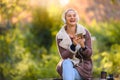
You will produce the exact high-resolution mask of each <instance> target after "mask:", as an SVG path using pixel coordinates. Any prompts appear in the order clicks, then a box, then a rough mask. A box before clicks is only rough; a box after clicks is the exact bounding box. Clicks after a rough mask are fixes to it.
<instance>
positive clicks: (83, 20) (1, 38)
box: [0, 0, 120, 80]
mask: <svg viewBox="0 0 120 80" xmlns="http://www.w3.org/2000/svg"><path fill="white" fill-rule="evenodd" d="M68 8H74V9H76V10H77V11H78V13H79V15H80V21H79V23H80V24H82V25H83V26H85V27H86V28H87V29H88V30H89V31H90V33H91V36H92V47H93V56H92V59H93V65H94V67H93V77H94V78H99V77H100V73H101V71H106V72H107V73H108V74H113V75H114V77H115V78H118V77H119V76H120V62H119V61H120V33H119V31H120V0H0V80H37V79H42V78H59V75H58V74H57V72H56V65H57V63H58V62H59V60H60V56H59V54H58V50H57V47H56V42H55V35H56V34H57V32H58V31H59V29H60V28H61V26H62V25H63V24H64V23H63V21H62V19H61V15H62V13H63V12H64V10H66V9H68Z"/></svg>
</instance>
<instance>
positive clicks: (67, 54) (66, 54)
mask: <svg viewBox="0 0 120 80" xmlns="http://www.w3.org/2000/svg"><path fill="white" fill-rule="evenodd" d="M56 40H57V47H58V51H59V53H60V56H61V57H62V59H67V58H72V57H73V54H72V53H71V52H70V51H69V50H68V49H64V48H62V47H61V46H59V43H60V41H61V39H56Z"/></svg>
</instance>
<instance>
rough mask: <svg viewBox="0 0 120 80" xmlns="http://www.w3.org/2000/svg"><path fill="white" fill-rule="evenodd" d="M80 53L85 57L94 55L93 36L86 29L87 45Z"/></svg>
mask: <svg viewBox="0 0 120 80" xmlns="http://www.w3.org/2000/svg"><path fill="white" fill-rule="evenodd" d="M79 53H80V54H81V55H83V57H85V58H90V57H91V55H92V46H91V36H90V33H89V32H88V31H87V30H86V35H85V47H84V48H82V47H81V48H80V49H79Z"/></svg>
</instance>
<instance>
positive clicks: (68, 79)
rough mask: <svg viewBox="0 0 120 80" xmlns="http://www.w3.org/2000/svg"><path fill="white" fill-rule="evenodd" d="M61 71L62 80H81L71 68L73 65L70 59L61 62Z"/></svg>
mask: <svg viewBox="0 0 120 80" xmlns="http://www.w3.org/2000/svg"><path fill="white" fill-rule="evenodd" d="M62 69H63V71H62V72H63V73H62V77H63V80H82V77H81V76H80V75H79V73H78V71H77V70H76V69H75V68H73V63H72V62H71V60H70V59H65V60H64V61H63V63H62Z"/></svg>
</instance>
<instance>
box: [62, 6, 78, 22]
mask: <svg viewBox="0 0 120 80" xmlns="http://www.w3.org/2000/svg"><path fill="white" fill-rule="evenodd" d="M69 11H74V12H75V13H76V17H77V22H78V21H79V15H78V12H77V11H76V10H74V9H72V8H70V9H67V10H65V12H64V13H63V14H62V20H63V22H64V23H66V19H65V17H66V14H67V13H68V12H69Z"/></svg>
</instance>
